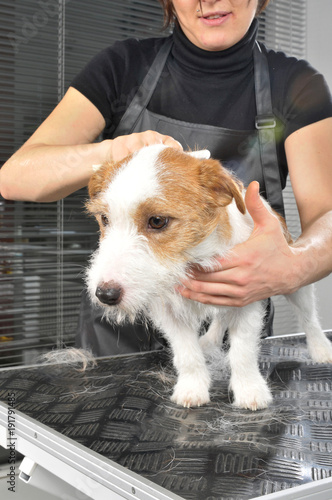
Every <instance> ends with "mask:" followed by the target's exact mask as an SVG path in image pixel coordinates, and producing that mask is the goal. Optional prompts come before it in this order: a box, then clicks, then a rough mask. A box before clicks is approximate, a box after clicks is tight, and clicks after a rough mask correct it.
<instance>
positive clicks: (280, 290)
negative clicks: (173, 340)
mask: <svg viewBox="0 0 332 500" xmlns="http://www.w3.org/2000/svg"><path fill="white" fill-rule="evenodd" d="M245 202H246V207H247V210H248V212H249V214H250V215H251V217H252V219H253V221H254V228H253V231H252V234H251V235H250V237H249V239H248V240H247V241H245V242H244V243H241V244H239V245H236V246H235V247H234V248H233V249H232V250H231V251H230V252H229V254H227V256H225V257H221V258H218V259H217V260H218V264H217V267H216V268H215V270H214V271H213V272H205V271H202V270H201V269H199V268H196V269H194V270H193V278H192V279H188V280H186V281H185V282H184V283H183V286H181V287H179V289H178V291H179V292H180V293H181V295H183V297H186V298H188V299H192V300H196V301H198V302H202V303H203V304H213V305H220V306H234V307H243V306H245V305H247V304H250V303H251V302H255V301H257V300H262V299H266V298H268V297H271V296H273V295H279V294H285V293H292V292H294V291H295V290H297V289H298V288H299V287H300V286H301V283H300V279H301V273H300V269H299V266H298V265H297V264H296V256H297V254H298V253H299V252H300V250H299V249H296V248H293V247H290V246H289V245H288V243H287V241H286V238H285V236H284V233H283V229H282V227H281V224H280V222H279V220H278V218H277V216H276V215H274V214H273V213H271V212H269V210H268V209H267V208H266V206H265V205H264V204H263V202H262V200H261V198H260V197H259V184H258V183H257V182H252V183H251V184H250V185H249V187H248V189H247V192H246V197H245Z"/></svg>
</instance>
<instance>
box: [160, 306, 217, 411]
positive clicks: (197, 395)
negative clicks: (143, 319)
mask: <svg viewBox="0 0 332 500" xmlns="http://www.w3.org/2000/svg"><path fill="white" fill-rule="evenodd" d="M158 326H159V328H161V330H162V331H163V333H164V335H165V337H166V339H167V340H168V342H169V343H170V346H171V349H172V352H173V363H174V366H175V368H176V371H177V374H178V380H177V383H176V385H175V387H174V391H173V395H172V397H171V400H172V401H173V402H174V403H176V404H178V405H181V406H185V407H187V408H189V407H191V406H201V405H203V404H205V403H208V402H209V401H210V396H209V388H210V382H211V379H210V375H209V372H208V369H207V366H206V364H205V359H204V355H203V352H202V349H201V347H200V344H199V341H198V332H196V331H195V329H194V328H190V326H188V325H187V324H186V323H184V322H183V321H179V320H177V319H176V318H175V317H174V316H173V314H172V313H171V312H169V311H168V314H167V315H165V317H164V318H160V317H159V325H158Z"/></svg>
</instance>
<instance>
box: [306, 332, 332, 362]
mask: <svg viewBox="0 0 332 500" xmlns="http://www.w3.org/2000/svg"><path fill="white" fill-rule="evenodd" d="M308 348H309V354H310V356H311V359H312V360H313V361H315V363H332V344H331V342H330V341H329V340H328V339H327V338H326V337H324V339H320V340H319V342H317V343H313V342H311V343H310V345H308Z"/></svg>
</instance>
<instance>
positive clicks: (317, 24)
mask: <svg viewBox="0 0 332 500" xmlns="http://www.w3.org/2000/svg"><path fill="white" fill-rule="evenodd" d="M331 18H332V1H331V0H307V24H308V26H307V28H308V38H307V59H308V61H309V62H310V63H311V64H312V65H313V66H314V67H315V68H317V69H318V70H319V71H320V72H321V73H323V74H324V76H325V78H326V80H327V83H328V84H329V86H330V89H331V90H332V58H331V47H332V30H331ZM331 195H332V194H331ZM331 292H332V275H330V276H329V277H328V278H325V279H324V280H322V281H320V282H319V283H317V294H318V305H319V313H320V317H321V320H322V326H323V328H324V329H332V294H331Z"/></svg>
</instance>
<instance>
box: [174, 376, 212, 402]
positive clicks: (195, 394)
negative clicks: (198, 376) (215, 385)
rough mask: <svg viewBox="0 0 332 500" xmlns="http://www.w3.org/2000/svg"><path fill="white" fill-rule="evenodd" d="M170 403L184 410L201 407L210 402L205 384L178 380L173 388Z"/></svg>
mask: <svg viewBox="0 0 332 500" xmlns="http://www.w3.org/2000/svg"><path fill="white" fill-rule="evenodd" d="M171 401H173V403H176V404H177V405H179V406H184V407H185V408H191V407H193V406H202V405H205V404H206V403H209V401H210V396H209V389H208V387H207V386H206V384H203V383H200V382H197V381H191V382H189V381H188V380H185V381H181V380H179V381H178V383H177V384H176V386H175V387H174V391H173V394H172V396H171Z"/></svg>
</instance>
